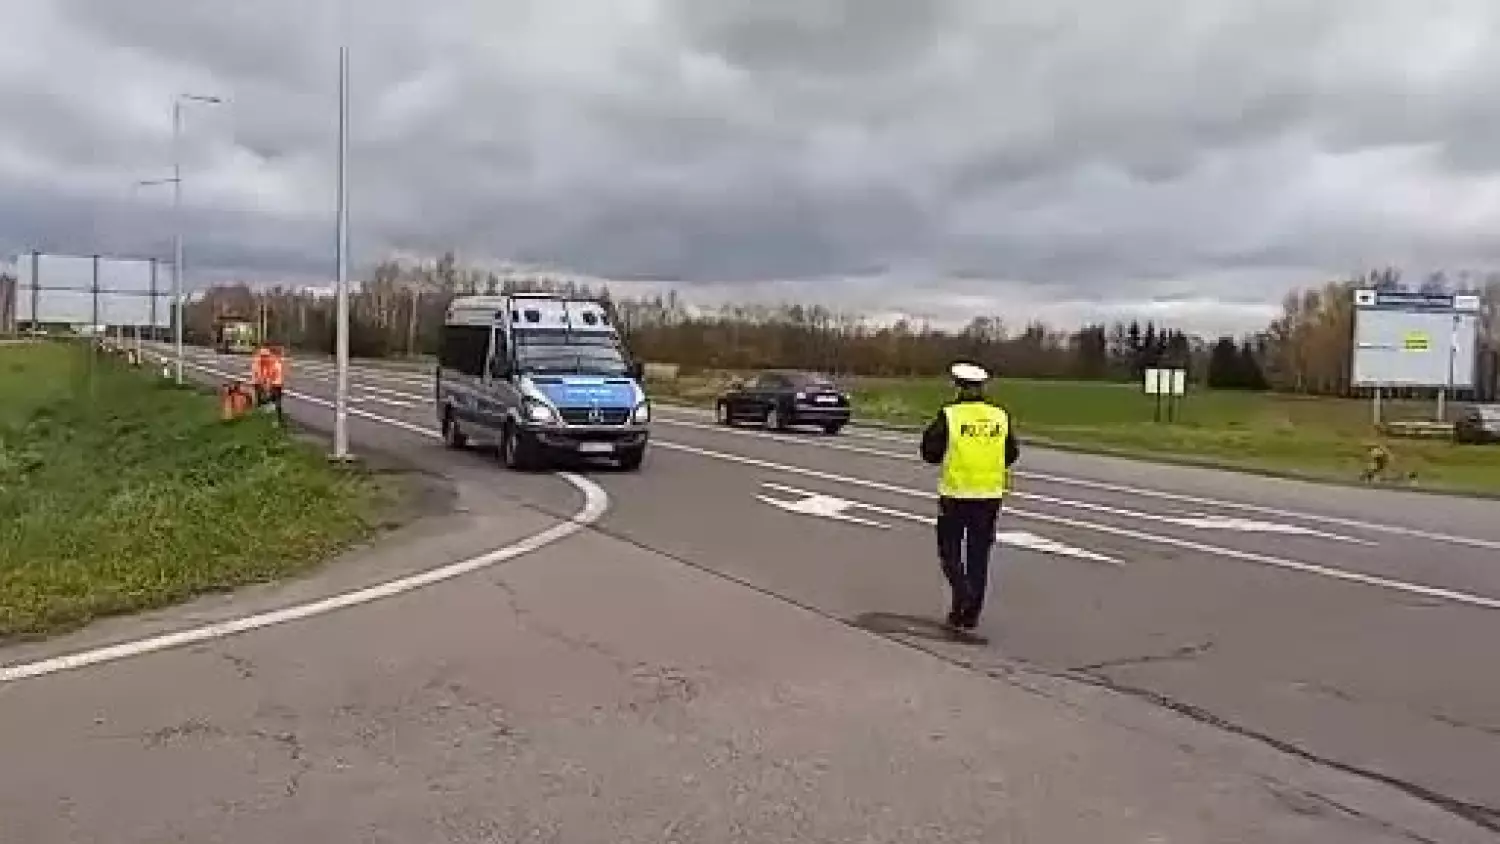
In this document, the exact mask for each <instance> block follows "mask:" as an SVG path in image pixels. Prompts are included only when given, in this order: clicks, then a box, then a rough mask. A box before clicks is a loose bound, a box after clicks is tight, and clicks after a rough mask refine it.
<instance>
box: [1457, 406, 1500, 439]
mask: <svg viewBox="0 0 1500 844" xmlns="http://www.w3.org/2000/svg"><path fill="white" fill-rule="evenodd" d="M1453 438H1454V439H1455V440H1457V441H1458V442H1461V443H1475V444H1478V443H1500V404H1479V405H1472V406H1470V407H1467V408H1465V409H1464V411H1463V413H1460V414H1459V416H1458V420H1457V421H1455V422H1454V423H1453Z"/></svg>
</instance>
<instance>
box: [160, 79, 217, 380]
mask: <svg viewBox="0 0 1500 844" xmlns="http://www.w3.org/2000/svg"><path fill="white" fill-rule="evenodd" d="M223 102H224V101H223V100H222V99H220V98H219V97H208V96H203V95H200V94H178V95H177V97H176V98H175V99H173V100H172V178H171V179H167V180H166V181H169V182H171V183H172V301H173V305H172V312H173V314H174V318H173V322H174V323H175V324H174V325H173V328H172V334H173V337H172V342H173V345H175V346H176V347H177V362H176V368H177V383H178V384H181V383H182V322H183V320H182V315H183V307H182V299H183V296H182V107H183V105H185V104H187V103H207V104H209V105H219V104H221V103H223Z"/></svg>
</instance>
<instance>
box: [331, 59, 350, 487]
mask: <svg viewBox="0 0 1500 844" xmlns="http://www.w3.org/2000/svg"><path fill="white" fill-rule="evenodd" d="M348 159H349V48H348V47H347V46H343V45H341V46H340V47H339V153H338V189H337V190H338V196H337V199H336V207H337V212H336V217H337V233H336V235H335V238H336V248H337V252H338V258H337V270H336V272H337V278H336V284H337V297H338V314H337V324H336V326H335V330H334V347H335V363H336V370H337V376H336V378H335V389H334V402H333V406H334V412H333V459H334V460H348V459H349V161H348Z"/></svg>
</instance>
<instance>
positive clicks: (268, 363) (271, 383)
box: [250, 349, 285, 387]
mask: <svg viewBox="0 0 1500 844" xmlns="http://www.w3.org/2000/svg"><path fill="white" fill-rule="evenodd" d="M284 377H285V368H284V367H283V366H282V362H281V355H278V354H276V353H275V352H273V351H270V350H269V349H259V350H257V351H256V353H255V358H254V360H252V361H251V363H250V380H251V382H252V383H254V384H256V385H258V386H264V387H280V386H282V384H283V379H284Z"/></svg>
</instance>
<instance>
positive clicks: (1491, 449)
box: [653, 374, 1500, 493]
mask: <svg viewBox="0 0 1500 844" xmlns="http://www.w3.org/2000/svg"><path fill="white" fill-rule="evenodd" d="M727 380H728V378H727V376H726V375H724V374H717V375H707V376H703V377H698V378H679V379H677V380H676V381H672V382H653V388H654V389H655V390H656V392H657V394H659V395H662V396H664V397H675V398H678V399H680V400H683V401H687V402H690V403H695V404H707V403H708V402H710V401H711V400H712V397H713V396H714V395H715V394H716V393H717V391H718V390H720V389H722V387H723V386H724V384H725V383H726V382H727ZM846 386H847V387H849V388H850V389H851V391H852V392H853V394H854V402H855V414H856V418H862V419H866V420H872V421H879V422H886V423H891V424H895V425H921V424H925V423H926V421H927V420H928V419H930V418H931V416H932V414H933V413H934V412H935V411H936V409H937V408H938V407H939V406H940V405H941V404H942V403H943V401H945V400H947V399H948V398H949V397H950V396H951V394H952V387H951V386H950V384H949V383H948V382H947V381H946V380H945V379H937V378H933V379H874V378H863V379H852V380H849V381H848V382H846ZM990 393H991V395H992V396H993V397H994V398H995V399H997V400H998V401H1000V402H1001V403H1002V404H1004V405H1005V406H1006V407H1007V408H1008V409H1009V410H1010V412H1011V414H1012V416H1013V417H1014V419H1015V421H1016V426H1017V430H1018V432H1019V433H1020V435H1021V437H1022V438H1023V440H1026V441H1031V442H1038V443H1044V444H1049V445H1054V446H1058V447H1062V448H1070V449H1078V450H1085V451H1095V452H1103V453H1112V454H1120V455H1124V456H1131V457H1144V458H1150V459H1158V460H1171V461H1184V462H1193V463H1204V464H1207V465H1212V466H1217V467H1221V468H1230V469H1239V470H1246V471H1254V472H1266V473H1273V474H1281V475H1290V476H1296V477H1306V478H1314V479H1319V480H1333V481H1345V482H1349V481H1357V480H1359V478H1360V475H1361V473H1362V472H1363V470H1364V468H1365V465H1366V462H1367V460H1368V455H1369V449H1370V448H1371V447H1372V446H1374V445H1376V444H1377V443H1378V444H1380V445H1382V446H1383V447H1385V448H1386V449H1387V450H1388V451H1389V452H1390V453H1391V455H1392V460H1391V464H1390V466H1389V470H1388V474H1387V477H1386V479H1385V480H1384V481H1383V482H1385V483H1390V484H1395V485H1400V486H1405V487H1414V488H1422V489H1435V490H1445V491H1455V492H1480V493H1500V447H1495V446H1460V445H1455V444H1453V443H1450V442H1445V441H1422V440H1403V439H1392V438H1385V437H1382V436H1380V435H1378V434H1377V432H1376V431H1375V430H1374V428H1373V426H1372V425H1371V420H1370V405H1369V403H1368V402H1364V401H1357V400H1350V399H1328V398H1315V397H1303V396H1288V395H1276V394H1266V393H1245V392H1238V391H1213V390H1198V391H1194V392H1192V393H1190V394H1189V395H1188V396H1187V397H1186V399H1185V400H1184V402H1183V404H1182V405H1181V411H1180V417H1179V419H1178V421H1177V422H1175V423H1172V424H1158V423H1156V422H1154V421H1153V410H1154V405H1153V399H1151V398H1150V397H1147V396H1145V395H1143V394H1142V392H1141V389H1140V387H1139V386H1137V385H1134V384H1105V383H1097V382H1077V381H1033V380H1024V379H1002V380H1000V381H998V382H996V384H994V385H993V387H992V389H991V391H990ZM1386 411H1387V413H1388V414H1389V416H1390V417H1391V418H1400V417H1406V418H1419V417H1421V416H1423V415H1424V414H1425V415H1430V414H1431V412H1432V405H1431V404H1430V403H1427V404H1403V403H1398V402H1387V405H1386ZM1164 412H1165V411H1164Z"/></svg>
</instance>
